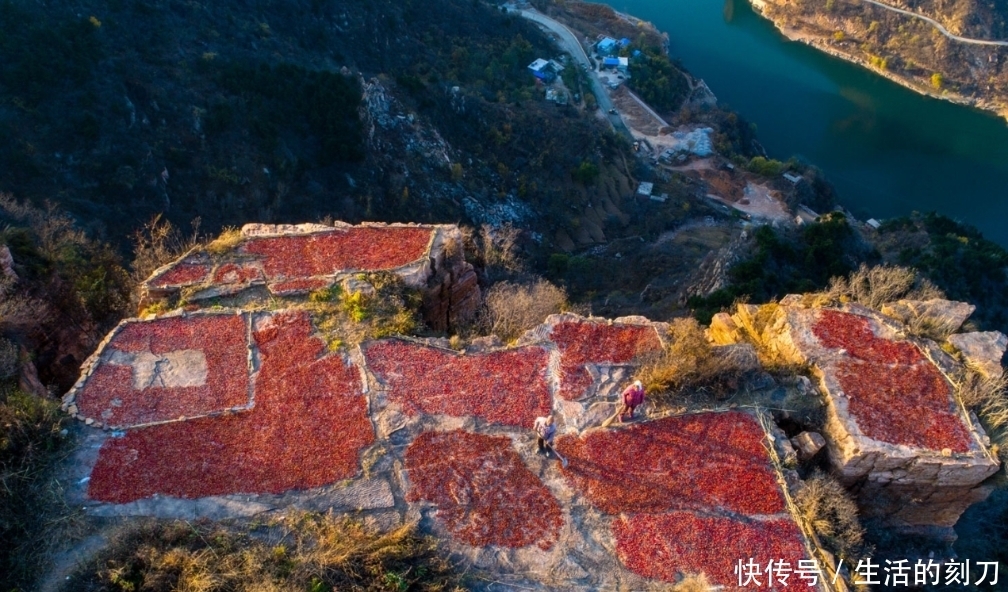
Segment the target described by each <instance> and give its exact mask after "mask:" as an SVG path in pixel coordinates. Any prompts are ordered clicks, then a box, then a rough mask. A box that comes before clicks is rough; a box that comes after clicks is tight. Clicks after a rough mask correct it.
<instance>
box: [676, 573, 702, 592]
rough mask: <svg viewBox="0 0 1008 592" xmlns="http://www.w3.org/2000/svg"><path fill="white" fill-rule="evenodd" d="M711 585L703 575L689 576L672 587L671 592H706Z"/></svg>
mask: <svg viewBox="0 0 1008 592" xmlns="http://www.w3.org/2000/svg"><path fill="white" fill-rule="evenodd" d="M710 589H711V584H710V582H709V581H708V580H707V576H706V575H705V574H702V573H701V574H689V575H687V576H686V577H684V578H683V579H681V580H679V581H678V582H676V584H675V585H674V586H672V592H707V591H708V590H710Z"/></svg>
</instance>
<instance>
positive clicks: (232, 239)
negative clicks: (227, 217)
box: [206, 226, 245, 255]
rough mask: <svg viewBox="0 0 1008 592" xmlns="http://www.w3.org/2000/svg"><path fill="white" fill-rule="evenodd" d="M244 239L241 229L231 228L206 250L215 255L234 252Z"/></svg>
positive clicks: (222, 233)
mask: <svg viewBox="0 0 1008 592" xmlns="http://www.w3.org/2000/svg"><path fill="white" fill-rule="evenodd" d="M244 238H245V237H243V236H242V233H241V229H240V228H235V227H233V226H229V227H228V228H225V229H224V230H223V231H222V232H221V233H220V236H218V237H217V238H215V239H214V240H213V241H211V242H210V244H208V245H207V246H206V250H207V251H209V252H210V253H212V254H214V255H223V254H225V253H228V252H230V251H233V250H234V248H235V247H237V246H238V245H240V244H241V242H242V240H244Z"/></svg>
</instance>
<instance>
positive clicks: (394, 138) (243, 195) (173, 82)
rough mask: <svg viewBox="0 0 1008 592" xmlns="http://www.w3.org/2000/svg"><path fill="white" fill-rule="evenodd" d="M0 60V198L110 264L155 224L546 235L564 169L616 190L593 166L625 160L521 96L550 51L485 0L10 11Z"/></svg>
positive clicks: (530, 89)
mask: <svg viewBox="0 0 1008 592" xmlns="http://www.w3.org/2000/svg"><path fill="white" fill-rule="evenodd" d="M0 50H2V52H3V54H4V56H5V60H4V63H3V64H2V65H0V134H2V135H3V136H4V137H6V138H10V141H9V142H4V143H3V145H2V146H0V178H2V179H3V180H4V181H3V182H2V185H3V186H2V187H0V190H3V191H8V192H11V193H12V194H13V195H14V196H16V197H17V198H19V199H29V200H32V201H34V202H36V203H40V202H41V201H42V200H45V199H50V200H53V201H54V202H56V203H59V204H61V205H63V206H64V207H65V208H66V209H67V210H68V211H69V212H70V213H71V214H73V215H74V216H76V217H78V218H79V219H81V220H84V221H86V227H85V229H86V230H87V231H88V232H90V233H91V234H92V235H93V236H101V237H104V238H106V239H107V240H109V241H112V242H113V243H115V244H116V245H117V246H118V247H120V248H121V249H124V248H125V245H126V236H127V235H128V232H127V233H123V232H121V231H122V229H123V228H124V226H125V227H126V228H127V229H132V228H138V227H139V226H140V225H141V224H142V223H144V222H145V221H147V220H149V219H150V218H151V217H152V216H153V215H155V214H158V213H164V214H165V215H166V217H167V219H169V220H170V221H172V222H174V223H175V224H176V225H177V226H181V227H186V226H188V224H189V222H190V220H192V219H194V218H196V217H200V218H201V219H202V224H203V226H202V227H203V228H204V229H206V230H207V231H210V232H216V231H217V230H219V229H220V228H221V227H223V226H226V225H239V224H241V223H244V222H247V221H252V220H255V221H261V222H271V221H295V220H296V221H302V220H312V219H319V218H322V217H325V216H331V217H333V218H338V219H342V220H348V221H358V220H362V219H378V220H406V219H409V220H415V221H432V220H457V219H459V218H461V217H468V218H473V217H479V216H480V213H481V212H483V211H484V210H485V208H492V207H497V204H499V203H502V202H508V203H513V202H514V201H515V200H520V201H523V202H525V203H527V204H529V207H530V208H531V210H530V212H529V215H527V217H528V218H531V219H532V220H533V221H539V220H545V221H546V224H545V225H544V226H546V228H549V227H550V226H553V227H556V226H561V225H566V224H568V223H569V218H570V214H569V206H570V205H574V206H578V205H581V204H580V202H581V201H582V200H583V199H584V198H583V197H581V196H580V194H579V193H578V192H577V191H574V189H575V187H576V186H577V185H578V183H577V182H576V180H575V179H574V177H573V176H572V172H573V171H575V170H576V169H577V168H578V167H579V165H581V164H582V163H590V164H593V165H595V166H597V167H598V168H599V169H600V170H601V172H602V173H603V175H602V176H601V178H599V179H598V181H599V182H604V181H605V180H606V179H607V178H608V177H610V176H612V175H613V174H618V175H623V176H626V175H628V174H629V171H626V170H625V167H623V168H624V170H623V171H622V172H620V173H616V171H614V170H612V169H611V167H603V166H602V165H603V161H612V162H622V158H619V156H620V155H621V154H622V155H626V154H628V153H629V146H628V145H626V144H625V143H623V142H621V141H618V140H617V139H616V138H615V137H614V136H612V135H611V134H610V133H609V132H608V131H606V129H605V127H604V126H603V125H601V124H599V123H598V122H597V121H596V120H595V119H594V118H593V117H591V116H590V113H584V112H582V111H581V110H580V109H579V108H578V107H574V106H572V107H569V108H567V109H558V108H557V107H556V106H554V105H553V104H550V103H546V102H545V101H544V100H543V99H542V96H541V91H539V90H537V89H536V86H535V82H534V80H535V79H534V78H533V77H532V76H530V75H529V73H528V70H527V68H526V66H527V65H528V63H530V62H531V61H532V60H533V59H535V58H536V57H557V52H556V50H555V49H554V47H553V45H552V44H551V42H550V41H549V40H547V39H546V37H545V36H544V35H543V34H542V33H541V32H540V31H539V30H538V29H536V28H535V27H534V26H532V25H530V24H529V23H527V22H526V21H524V19H521V18H517V17H514V16H508V15H506V14H503V13H501V12H500V11H499V10H498V9H497V8H496V7H495V6H491V5H488V4H485V3H482V2H471V1H468V0H466V1H463V0H443V1H439V2H433V3H429V2H426V3H425V2H419V1H416V0H409V1H405V2H392V1H390V0H380V1H378V2H360V1H357V0H298V1H295V2H288V3H282V4H276V3H254V4H252V5H246V4H245V3H241V4H235V3H231V2H218V3H203V2H184V1H181V0H144V1H142V2H94V1H89V0H85V1H84V2H75V3H71V2H63V1H61V2H52V3H47V4H45V5H43V4H36V3H17V2H11V1H5V2H2V3H0ZM592 181H594V179H593V180H592ZM464 198H467V199H469V200H472V201H471V203H470V202H466V203H464V201H465V200H464ZM572 200H573V203H571V202H572ZM473 204H476V205H475V206H474V205H473ZM519 210H520V208H519ZM533 212H534V213H535V214H536V215H535V216H532V215H531V213H533ZM509 215H510V214H509ZM617 228H618V227H617Z"/></svg>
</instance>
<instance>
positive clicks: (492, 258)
mask: <svg viewBox="0 0 1008 592" xmlns="http://www.w3.org/2000/svg"><path fill="white" fill-rule="evenodd" d="M520 235H521V230H519V229H517V228H515V227H514V226H511V225H510V224H505V225H503V226H500V227H498V228H493V227H492V226H490V225H489V224H484V225H483V227H482V228H480V232H479V237H478V239H475V240H474V241H473V242H474V246H475V249H474V254H475V255H476V263H477V264H482V265H483V267H484V268H485V269H486V272H487V275H489V276H491V277H493V276H499V275H504V274H508V273H514V272H518V271H521V270H522V268H523V267H524V266H523V264H522V261H521V260H520V259H519V258H518V254H517V252H516V251H517V248H516V247H517V242H518V237H519V236H520Z"/></svg>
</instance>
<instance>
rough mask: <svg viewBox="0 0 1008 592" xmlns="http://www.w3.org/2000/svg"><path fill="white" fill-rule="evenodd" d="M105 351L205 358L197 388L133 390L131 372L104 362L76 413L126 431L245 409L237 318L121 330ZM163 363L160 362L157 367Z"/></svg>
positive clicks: (244, 354)
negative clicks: (192, 352)
mask: <svg viewBox="0 0 1008 592" xmlns="http://www.w3.org/2000/svg"><path fill="white" fill-rule="evenodd" d="M108 347H109V348H110V349H111V350H118V351H121V352H125V353H132V354H137V355H140V354H142V353H143V352H148V353H150V354H154V355H161V354H169V353H171V352H176V351H179V350H197V351H199V352H201V353H202V354H203V355H204V356H205V358H206V370H207V374H206V382H205V383H204V384H203V385H201V386H189V387H165V386H163V384H158V383H156V382H155V383H152V384H150V385H148V386H146V387H145V388H142V389H136V388H134V382H133V369H132V368H131V367H130V366H126V365H119V364H112V363H109V362H108V361H104V362H102V363H101V365H99V366H98V368H97V369H96V370H95V372H94V374H92V375H91V377H90V378H89V379H88V381H87V382H86V383H85V384H84V388H82V389H81V390H80V392H79V393H77V397H76V401H75V402H76V404H77V407H78V409H79V410H80V413H81V414H82V415H84V416H85V417H89V418H92V419H94V420H95V421H99V422H102V423H105V424H108V425H110V426H115V427H125V426H131V425H138V424H144V423H152V422H158V421H167V420H171V419H177V418H179V417H181V416H184V417H192V416H195V415H204V414H207V413H210V412H214V411H223V410H225V409H230V408H233V407H243V406H246V405H248V403H249V388H248V381H249V377H248V372H249V371H248V362H247V358H248V344H247V340H246V337H245V318H244V317H242V316H239V315H235V314H226V315H205V316H192V317H171V318H165V319H156V320H153V321H143V322H134V323H129V324H127V325H125V326H124V327H123V328H122V329H121V330H120V331H119V333H117V334H116V335H115V337H113V339H112V341H111V342H110V343H109V345H108ZM161 363H164V362H161Z"/></svg>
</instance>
